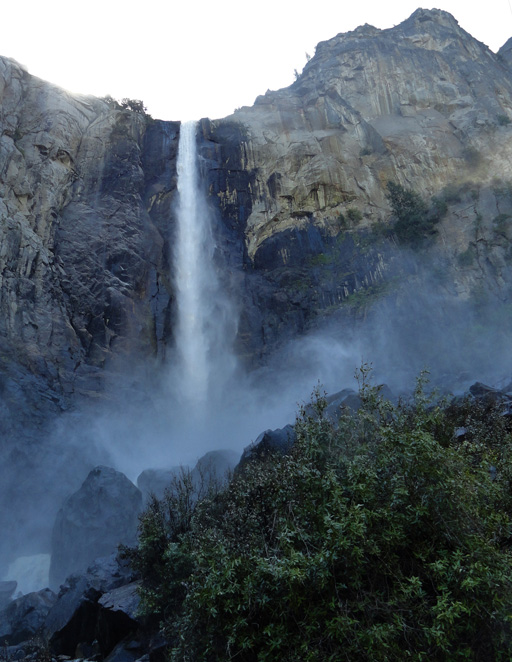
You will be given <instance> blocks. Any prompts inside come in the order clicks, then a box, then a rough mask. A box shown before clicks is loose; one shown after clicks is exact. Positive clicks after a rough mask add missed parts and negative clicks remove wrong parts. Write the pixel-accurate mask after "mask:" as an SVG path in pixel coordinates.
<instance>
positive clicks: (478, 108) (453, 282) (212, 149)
mask: <svg viewBox="0 0 512 662" xmlns="http://www.w3.org/2000/svg"><path fill="white" fill-rule="evenodd" d="M509 51H510V46H508V47H507V46H505V47H504V49H503V52H502V53H500V54H498V55H495V54H493V53H492V52H491V51H490V50H489V49H488V48H487V47H486V46H485V45H484V44H482V43H480V42H478V41H477V40H475V39H473V38H472V37H471V36H470V35H469V34H468V33H466V32H465V31H464V30H462V29H461V28H460V27H459V25H458V23H457V21H456V20H455V19H454V18H453V17H452V16H451V15H450V14H448V13H446V12H443V11H440V10H431V11H427V10H422V9H419V10H417V11H416V12H415V13H414V14H413V15H412V16H411V17H410V18H409V19H408V20H406V21H405V22H403V23H402V24H400V25H398V26H396V27H395V28H392V29H389V30H378V29H376V28H373V27H371V26H368V25H365V26H362V27H360V28H358V29H356V30H354V31H353V32H349V33H346V34H339V35H338V36H336V37H334V38H333V39H331V40H329V41H326V42H322V43H320V44H319V45H318V47H317V49H316V54H315V56H314V57H313V58H312V59H311V60H310V61H309V62H308V63H307V64H306V66H305V68H304V71H303V72H302V75H300V76H299V78H298V79H297V81H296V82H295V83H294V84H293V85H291V86H290V87H289V88H286V89H283V90H279V91H277V92H270V91H269V92H267V93H266V94H265V95H264V96H261V97H258V98H257V99H256V102H255V104H254V106H252V107H243V108H241V109H239V110H237V111H236V112H235V113H234V114H233V115H232V116H230V117H228V118H226V119H222V120H217V121H213V122H210V121H204V122H203V125H202V127H203V145H202V153H203V155H204V158H205V162H204V172H205V177H206V179H207V180H208V185H209V189H210V192H211V195H212V199H213V200H214V201H215V203H216V205H217V207H218V209H219V210H220V214H221V215H222V217H223V218H224V219H225V222H226V224H227V225H228V226H229V227H231V228H232V236H233V237H236V239H237V240H238V241H239V242H240V243H241V244H242V245H243V250H244V254H243V264H244V268H245V270H246V288H245V291H251V292H252V294H251V301H252V302H253V301H255V300H256V301H257V302H258V303H257V304H256V308H258V310H260V311H261V310H265V313H266V314H265V315H264V317H263V318H258V315H257V314H256V313H255V312H254V311H253V310H252V308H251V301H250V302H249V303H248V304H246V305H244V306H243V307H242V308H243V311H244V314H245V315H246V317H245V318H242V324H241V337H242V339H243V340H244V341H245V343H246V348H247V351H248V352H249V353H250V351H251V349H250V348H251V347H252V350H253V351H254V349H255V348H256V349H257V348H258V342H260V347H259V349H260V350H261V351H264V347H265V346H268V344H272V342H275V341H276V338H277V337H278V336H279V334H280V333H282V332H284V333H285V334H286V333H289V332H290V331H292V330H295V331H296V330H300V329H301V328H303V327H304V326H307V325H308V324H311V323H312V322H314V319H315V318H316V317H317V316H318V313H319V312H321V311H327V312H328V311H329V310H332V309H333V307H339V306H340V304H342V303H343V302H344V301H345V300H346V299H347V298H348V297H349V296H350V295H351V294H352V293H353V292H355V291H359V290H360V289H361V288H366V289H367V288H369V287H375V285H376V284H379V283H382V282H384V281H385V280H386V279H387V280H389V279H392V278H393V277H394V276H395V275H396V269H395V268H394V266H393V261H394V257H395V252H394V250H393V246H391V245H390V242H389V241H387V242H380V244H379V245H377V243H378V242H377V241H376V237H375V233H374V232H373V230H374V229H375V228H376V227H378V224H381V225H382V226H384V227H385V226H389V223H390V208H389V205H388V202H387V200H386V195H385V194H386V183H387V182H388V181H390V180H391V181H393V182H397V183H399V184H401V185H403V186H404V187H406V188H412V189H414V190H415V191H417V192H418V193H420V195H421V196H422V197H423V198H424V199H425V200H426V201H427V202H428V201H429V200H430V199H431V198H432V196H434V195H436V194H439V193H440V192H441V191H442V190H443V189H444V188H445V187H449V188H450V189H451V191H452V195H447V196H446V202H447V204H448V213H447V214H446V216H445V218H444V220H443V221H442V222H441V224H440V225H439V226H438V234H437V238H436V241H435V245H434V247H433V249H431V255H432V258H433V259H434V260H435V261H436V262H437V268H438V269H439V270H442V271H443V273H444V274H445V276H446V284H447V285H448V286H449V287H448V289H450V291H452V292H453V293H455V296H456V297H461V298H463V299H468V298H470V296H471V295H472V293H473V292H474V290H475V288H477V287H481V286H483V287H484V289H486V288H488V289H489V290H490V291H492V292H494V294H495V295H496V296H497V297H498V298H499V299H500V300H501V301H504V300H507V299H508V298H509V297H510V263H511V260H510V257H511V256H510V250H509V248H508V242H509V241H510V238H511V227H510V222H509V223H506V222H505V221H506V219H504V216H507V215H509V214H510V213H512V208H511V206H510V205H511V196H510V192H507V191H506V190H504V189H503V186H502V185H500V184H499V183H497V182H496V181H495V178H499V179H500V180H502V181H504V182H507V181H508V180H510V179H511V177H512V170H511V168H512V163H511V159H510V154H511V150H512V128H511V126H512V125H511V124H510V120H512V78H511V70H510V68H509V65H508V60H509V57H508V56H509ZM464 184H465V187H463V185H464ZM500 186H501V188H500ZM505 188H506V187H505ZM461 189H462V190H461ZM341 214H342V215H343V216H344V220H342V218H341V217H340V215H341ZM500 214H501V215H502V221H503V222H502V223H501V226H500V227H499V228H498V227H497V225H500V223H498V224H496V223H495V222H494V219H495V218H496V217H497V216H499V215H500ZM358 231H362V232H363V234H364V232H367V233H368V236H367V237H366V239H364V240H363V241H362V242H361V241H359V242H356V243H359V246H355V247H354V246H353V245H352V244H351V242H353V238H354V236H355V235H356V234H357V232H358ZM350 234H351V235H352V238H351V237H350V236H349V235H350ZM361 243H362V244H363V245H362V246H361ZM333 246H335V247H336V248H335V250H334V249H333ZM338 249H339V250H338ZM507 251H508V252H507ZM338 253H340V254H338ZM461 254H465V258H462V259H461V262H462V264H461V263H460V262H459V261H458V257H459V256H460V255H461ZM322 256H323V257H322ZM469 258H471V259H469ZM322 260H324V264H322ZM327 261H330V264H327ZM395 267H396V264H395ZM322 269H323V272H324V273H320V272H321V271H322ZM406 271H407V269H406ZM402 275H403V274H402ZM409 275H410V272H409ZM258 279H259V280H258ZM251 311H252V312H251ZM255 320H257V322H258V328H257V330H256V329H255V328H254V322H255ZM244 334H245V335H244ZM261 339H263V340H261Z"/></svg>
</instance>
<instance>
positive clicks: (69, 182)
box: [0, 58, 179, 557]
mask: <svg viewBox="0 0 512 662" xmlns="http://www.w3.org/2000/svg"><path fill="white" fill-rule="evenodd" d="M178 129H179V125H178V124H177V123H172V122H167V123H164V122H158V121H150V120H149V118H147V117H146V116H144V115H143V114H139V113H137V112H131V111H129V110H125V111H123V110H119V109H117V108H116V107H112V105H108V104H107V103H105V102H104V101H102V100H99V99H96V98H93V97H78V96H72V95H70V94H68V93H67V92H65V91H64V90H62V89H60V88H57V87H55V86H52V85H50V84H48V83H46V82H43V81H41V80H39V79H37V78H34V77H32V76H30V75H29V74H28V73H27V72H26V71H25V70H24V69H23V68H22V67H20V66H19V65H18V64H17V63H16V62H14V61H12V60H9V59H7V58H0V136H1V137H0V391H1V398H0V420H1V423H0V432H1V435H2V444H1V449H0V481H1V484H2V494H1V496H0V501H2V502H3V503H4V501H3V500H4V499H7V500H8V502H9V503H16V504H24V506H23V507H22V508H23V509H24V513H23V515H21V513H20V512H19V509H18V508H17V509H10V508H3V509H2V513H1V518H2V521H4V520H8V521H10V519H12V520H13V526H12V529H11V533H10V534H9V535H8V536H4V539H3V541H2V543H1V544H0V557H1V556H2V554H1V552H2V549H3V548H4V547H9V548H12V549H13V550H16V551H17V553H18V554H19V553H25V554H32V553H35V552H39V551H42V550H41V549H40V548H37V549H33V548H32V547H31V541H30V540H28V538H27V535H26V533H24V532H23V530H22V528H20V529H18V527H17V526H16V525H15V524H14V522H19V521H20V518H21V519H23V520H24V521H32V522H34V523H37V522H40V523H41V527H42V528H45V527H46V528H47V520H48V518H49V517H50V514H49V513H48V512H47V510H50V512H51V508H50V506H49V505H48V503H47V501H46V495H48V494H53V495H54V497H55V498H56V499H57V501H56V503H57V504H58V498H57V497H56V496H55V495H57V496H58V497H59V498H63V497H64V496H65V495H67V494H69V493H70V492H71V491H73V489H77V487H78V485H77V481H79V480H80V476H75V475H74V471H73V467H74V466H83V463H84V456H85V455H86V454H87V450H88V449H87V448H86V447H85V446H81V447H80V448H77V449H76V450H75V451H70V453H69V457H66V459H65V460H63V462H64V464H66V465H67V468H68V470H67V471H65V472H59V462H60V461H61V460H55V459H51V458H52V454H53V457H57V456H59V453H57V452H56V450H55V448H54V449H53V451H50V450H49V448H47V450H46V451H43V450H41V446H43V445H45V444H46V442H45V444H43V442H44V441H45V439H47V438H48V436H49V435H50V436H52V437H53V436H55V431H54V430H50V423H49V422H51V421H52V420H54V419H55V417H56V416H57V415H58V414H60V413H61V412H62V411H65V410H67V409H69V407H70V406H72V405H73V403H76V401H77V400H79V399H84V398H86V399H91V398H92V399H95V400H97V399H98V398H100V399H102V398H105V397H106V394H107V392H108V390H109V389H108V387H106V383H107V382H108V383H110V384H112V383H117V384H118V387H117V392H119V386H122V388H123V389H124V388H126V387H127V386H128V385H129V384H128V378H126V377H125V378H124V379H123V380H122V382H121V380H119V379H116V377H115V375H116V371H117V370H118V368H119V369H123V370H125V372H126V367H127V366H128V365H129V367H130V371H131V374H134V373H135V367H136V364H137V363H138V362H140V363H146V364H147V361H148V359H149V358H152V357H155V356H157V355H158V354H160V355H162V354H163V352H164V344H165V343H164V339H165V338H169V337H170V331H169V329H170V312H169V311H170V301H171V287H170V279H169V259H168V255H169V237H170V208H171V201H172V197H173V193H174V189H175V186H176V174H175V172H176V167H175V160H176V151H177V133H178ZM127 357H130V358H129V362H128V359H127ZM110 391H112V389H110ZM46 446H47V444H46ZM54 446H55V444H54ZM74 462H76V465H75V464H74ZM89 466H90V465H89ZM49 467H51V468H52V472H53V473H52V475H54V473H60V474H61V477H60V478H59V480H58V481H56V480H55V479H54V478H47V476H49V471H48V468H49ZM86 467H87V464H86ZM81 478H82V479H83V475H82V476H81ZM70 481H71V482H70ZM43 502H44V504H45V505H44V506H43V505H42V504H43ZM38 504H39V505H38ZM55 505H56V504H55V503H54V504H53V506H52V507H55ZM36 526H38V525H37V524H36ZM43 551H44V550H43Z"/></svg>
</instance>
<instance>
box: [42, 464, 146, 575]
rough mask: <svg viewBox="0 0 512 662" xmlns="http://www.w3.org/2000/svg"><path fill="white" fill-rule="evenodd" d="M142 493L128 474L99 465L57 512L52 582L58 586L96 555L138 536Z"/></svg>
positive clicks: (133, 539)
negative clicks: (127, 476) (129, 478)
mask: <svg viewBox="0 0 512 662" xmlns="http://www.w3.org/2000/svg"><path fill="white" fill-rule="evenodd" d="M141 510H142V494H141V492H140V490H138V489H137V488H136V487H135V485H134V484H133V483H132V482H131V481H130V480H128V478H126V476H125V475H124V474H122V473H120V472H119V471H116V470H115V469H112V468H110V467H96V469H93V470H92V471H91V472H90V474H89V475H88V476H87V478H86V479H85V481H84V483H83V485H82V487H81V488H80V489H79V490H78V491H77V492H75V494H73V495H71V496H70V497H69V498H68V499H67V500H66V502H65V503H64V505H63V507H62V508H61V510H60V511H59V512H58V514H57V518H56V521H55V525H54V529H53V535H52V561H51V566H50V584H51V585H52V586H58V585H59V584H60V582H62V581H63V580H64V579H65V578H66V577H67V576H68V575H70V574H71V573H73V572H77V571H81V570H85V568H87V566H88V564H90V563H91V562H92V561H93V560H94V559H95V558H97V557H100V556H105V555H107V554H110V553H111V552H113V551H114V550H116V549H117V547H118V546H119V544H121V543H122V544H127V545H129V544H132V543H134V542H135V539H136V532H137V525H138V515H139V513H140V512H141Z"/></svg>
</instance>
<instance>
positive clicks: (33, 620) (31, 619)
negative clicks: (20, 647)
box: [0, 588, 57, 646]
mask: <svg viewBox="0 0 512 662" xmlns="http://www.w3.org/2000/svg"><path fill="white" fill-rule="evenodd" d="M56 600H57V596H56V595H55V593H54V592H53V591H51V590H50V589H49V588H46V589H43V590H42V591H38V592H37V593H28V594H27V595H23V596H21V597H20V598H17V599H16V600H13V601H12V602H11V603H10V604H9V605H8V606H7V607H6V608H5V609H4V610H2V611H0V639H1V641H2V642H3V643H5V644H8V645H11V646H13V645H16V644H19V643H21V642H22V641H26V640H27V639H32V638H33V637H35V636H36V635H38V634H41V631H42V628H43V626H44V623H45V620H46V617H47V615H48V613H49V611H50V609H51V608H52V607H53V605H54V604H55V602H56Z"/></svg>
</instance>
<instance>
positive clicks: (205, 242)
mask: <svg viewBox="0 0 512 662" xmlns="http://www.w3.org/2000/svg"><path fill="white" fill-rule="evenodd" d="M177 171H178V198H179V199H178V213H177V231H176V236H175V243H174V265H175V266H174V284H175V288H176V303H177V316H178V318H177V326H176V332H175V341H176V365H175V367H174V371H173V372H174V379H173V381H174V384H175V389H176V392H177V394H178V395H179V399H180V400H184V401H186V402H201V403H205V402H206V401H211V399H212V397H213V396H214V395H215V394H218V392H219V388H222V385H223V383H225V382H226V381H227V379H228V378H229V376H230V374H232V372H233V371H234V366H235V360H234V357H233V354H232V351H231V344H232V341H233V339H234V335H235V333H236V318H235V315H234V311H233V307H232V305H231V304H230V302H229V300H228V298H227V296H226V294H225V292H224V288H222V287H221V285H220V281H219V277H218V275H217V272H216V269H215V265H214V254H215V248H216V247H215V242H214V237H213V232H212V219H211V213H210V211H209V210H208V206H207V204H206V198H205V194H204V192H203V190H202V189H201V186H200V181H199V172H198V164H197V148H196V122H186V123H184V124H182V126H181V132H180V143H179V151H178V163H177ZM214 379H215V381H214ZM214 386H215V389H214Z"/></svg>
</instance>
